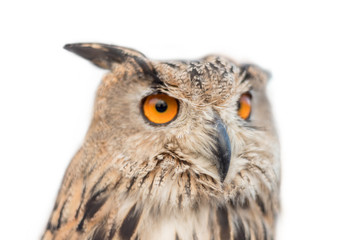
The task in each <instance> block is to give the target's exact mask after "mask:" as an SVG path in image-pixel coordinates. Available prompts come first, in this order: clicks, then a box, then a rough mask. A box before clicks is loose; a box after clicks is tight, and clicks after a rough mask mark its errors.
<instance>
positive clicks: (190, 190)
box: [43, 44, 280, 239]
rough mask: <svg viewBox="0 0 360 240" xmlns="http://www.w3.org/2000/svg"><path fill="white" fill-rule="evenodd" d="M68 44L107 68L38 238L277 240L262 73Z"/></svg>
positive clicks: (214, 61) (273, 158) (275, 178)
mask: <svg viewBox="0 0 360 240" xmlns="http://www.w3.org/2000/svg"><path fill="white" fill-rule="evenodd" d="M65 48H66V49H68V50H70V51H72V52H75V53H77V54H78V55H80V56H82V57H84V58H86V59H88V60H90V61H91V62H93V63H94V64H96V65H97V66H99V67H102V68H105V69H108V70H110V71H109V73H107V74H106V75H105V77H104V78H103V80H102V82H101V84H100V86H99V88H98V91H97V95H96V100H95V107H94V115H93V119H92V123H91V125H90V128H89V131H88V133H87V135H86V137H85V140H84V143H83V145H82V147H81V148H80V149H79V151H78V152H77V154H76V155H75V157H74V158H73V160H72V161H71V163H70V165H69V167H68V169H67V172H66V173H65V176H64V180H63V183H62V185H61V188H60V191H59V195H58V197H57V200H56V203H55V206H54V209H53V212H52V214H51V217H50V220H49V222H48V225H47V228H46V231H45V233H44V236H43V239H70V238H71V239H198V238H199V239H273V236H274V220H275V219H276V215H277V212H278V195H279V194H278V192H279V191H278V188H279V182H280V177H279V175H280V174H279V172H280V167H279V166H280V165H279V154H278V152H279V150H278V141H277V136H276V133H275V129H274V126H273V121H272V117H271V111H270V106H269V103H268V100H267V98H266V94H265V86H266V82H267V77H268V76H267V74H266V73H265V72H264V71H262V70H261V69H260V68H258V67H256V66H254V65H238V64H236V63H235V62H233V61H231V60H229V59H226V58H223V57H219V56H208V57H205V58H202V59H200V60H196V61H152V60H149V59H148V58H146V57H145V56H144V55H143V54H141V53H139V52H137V51H135V50H132V49H128V48H121V47H117V46H112V45H104V44H71V45H66V46H65Z"/></svg>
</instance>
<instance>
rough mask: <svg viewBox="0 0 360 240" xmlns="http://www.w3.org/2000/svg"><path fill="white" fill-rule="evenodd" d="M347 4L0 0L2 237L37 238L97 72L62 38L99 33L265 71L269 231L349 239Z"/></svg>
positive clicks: (161, 52)
mask: <svg viewBox="0 0 360 240" xmlns="http://www.w3.org/2000/svg"><path fill="white" fill-rule="evenodd" d="M359 10H360V6H359V4H357V3H356V1H353V2H350V1H336V2H335V1H323V2H321V1H297V2H296V3H295V1H291V2H290V1H276V2H274V1H221V3H220V1H217V2H216V3H214V2H211V1H204V2H200V1H195V0H193V1H177V2H170V1H163V2H159V1H143V2H139V1H132V2H131V3H130V1H126V2H125V1H123V2H122V1H96V2H95V1H57V2H55V1H36V0H31V1H11V2H10V1H7V3H5V1H2V2H1V4H0V26H1V28H0V35H1V36H0V43H1V44H0V49H1V51H0V123H1V124H0V161H1V165H0V184H1V185H0V191H1V192H0V201H1V202H0V226H1V227H0V231H1V239H38V238H39V237H40V235H41V232H42V231H43V229H44V228H45V225H46V222H47V219H48V217H49V214H50V211H51V208H52V207H53V204H54V201H55V197H56V193H57V190H58V188H59V185H60V182H61V179H62V176H63V174H64V171H65V168H66V166H67V164H68V163H69V161H70V159H71V157H72V156H73V154H74V153H75V151H76V150H77V149H78V148H79V146H80V145H81V142H82V139H83V137H84V135H85V133H86V130H87V127H88V125H89V122H90V118H91V112H92V103H93V100H94V94H95V90H96V87H97V85H98V84H99V82H100V79H101V76H103V74H104V73H105V71H104V70H100V69H98V68H96V67H95V66H92V65H91V64H89V63H88V62H87V61H85V60H83V59H81V58H79V57H77V56H76V55H74V54H72V53H69V52H67V51H65V50H63V49H62V47H63V45H64V44H66V43H73V42H104V43H112V44H118V45H121V46H128V47H132V48H135V49H138V50H140V51H142V52H143V53H145V54H146V55H147V56H148V57H150V58H153V59H172V58H198V57H202V56H204V55H206V54H209V53H221V54H225V55H228V56H230V57H232V58H234V59H237V60H239V61H242V62H243V61H246V62H254V63H257V64H259V65H260V66H262V67H263V68H265V69H268V70H270V71H271V72H272V74H273V78H272V80H271V82H270V84H269V94H270V97H271V99H272V102H273V107H274V112H275V117H276V119H277V125H278V129H279V132H280V137H281V142H282V164H283V174H282V203H283V204H282V205H283V209H282V215H281V218H280V221H279V226H278V239H280V240H289V239H290V240H294V239H295V240H296V239H299V240H300V239H359V227H360V226H359V224H360V220H359V215H360V194H359V192H360V190H359V189H360V186H359V185H360V173H359V170H360V169H359V168H360V156H359V148H360V145H359V143H360V141H359V134H360V127H359V123H360V117H359V105H360V97H359V93H358V91H359V87H360V74H359V69H360V66H359V64H360V37H359V32H360V13H359Z"/></svg>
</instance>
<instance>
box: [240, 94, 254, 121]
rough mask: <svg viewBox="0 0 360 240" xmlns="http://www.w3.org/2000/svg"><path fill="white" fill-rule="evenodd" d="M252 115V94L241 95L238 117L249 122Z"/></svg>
mask: <svg viewBox="0 0 360 240" xmlns="http://www.w3.org/2000/svg"><path fill="white" fill-rule="evenodd" d="M250 114H251V94H250V93H249V92H247V93H244V94H242V95H241V97H240V99H239V110H238V115H239V117H241V118H242V119H244V120H248V119H249V118H250Z"/></svg>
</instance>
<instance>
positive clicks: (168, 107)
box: [142, 93, 179, 124]
mask: <svg viewBox="0 0 360 240" xmlns="http://www.w3.org/2000/svg"><path fill="white" fill-rule="evenodd" d="M142 109H143V113H144V115H145V117H146V118H147V119H148V120H149V121H150V122H152V123H156V124H164V123H168V122H170V121H171V120H173V119H175V117H176V115H177V113H178V109H179V104H178V101H177V100H176V99H175V98H172V97H170V96H168V95H166V94H161V93H160V94H154V95H150V96H147V97H146V98H145V99H144V100H143V105H142Z"/></svg>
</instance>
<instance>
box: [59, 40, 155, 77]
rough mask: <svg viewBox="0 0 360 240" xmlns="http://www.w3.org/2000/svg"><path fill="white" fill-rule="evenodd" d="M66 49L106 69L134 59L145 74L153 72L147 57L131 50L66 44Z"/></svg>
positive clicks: (97, 44) (88, 44)
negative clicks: (114, 64)
mask: <svg viewBox="0 0 360 240" xmlns="http://www.w3.org/2000/svg"><path fill="white" fill-rule="evenodd" d="M64 48H65V49H66V50H68V51H70V52H73V53H76V54H77V55H79V56H81V57H83V58H85V59H87V60H89V61H91V62H92V63H94V64H95V65H96V66H98V67H101V68H104V69H111V67H112V64H113V63H120V64H121V63H124V62H127V61H128V60H129V59H133V60H134V61H135V62H136V63H137V64H139V66H140V67H141V68H143V70H144V72H146V71H150V72H151V71H152V66H151V64H149V62H148V60H147V58H146V57H145V55H143V54H142V53H140V52H138V51H135V50H133V49H130V48H125V47H119V46H115V45H108V44H101V43H73V44H66V45H65V46H64Z"/></svg>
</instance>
